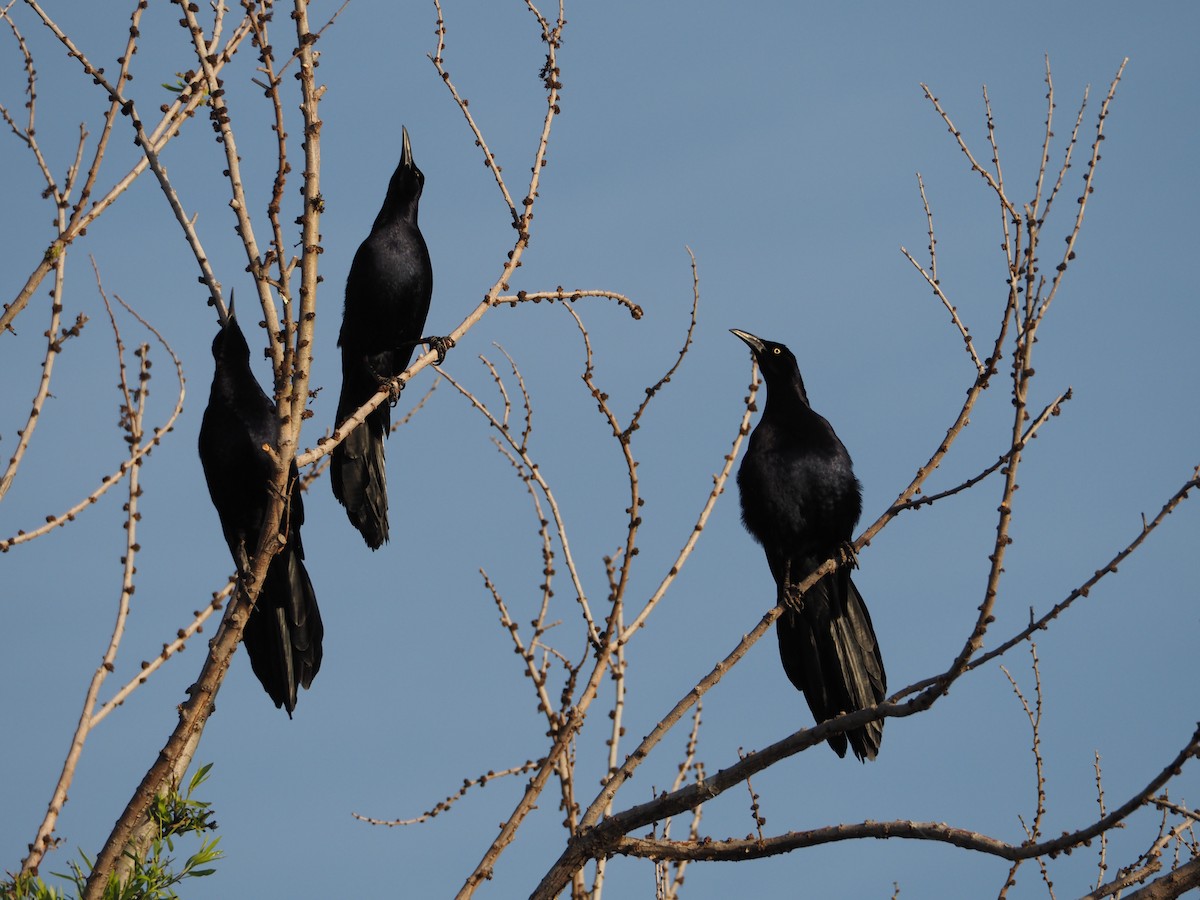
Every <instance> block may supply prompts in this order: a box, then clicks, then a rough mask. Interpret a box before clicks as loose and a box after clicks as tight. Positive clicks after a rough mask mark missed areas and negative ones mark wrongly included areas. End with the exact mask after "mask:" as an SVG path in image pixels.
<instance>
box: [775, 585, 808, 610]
mask: <svg viewBox="0 0 1200 900" xmlns="http://www.w3.org/2000/svg"><path fill="white" fill-rule="evenodd" d="M779 605H780V606H782V607H783V608H784V609H788V610H791V611H792V612H795V613H802V612H804V592H803V591H798V590H796V586H795V585H794V584H792V583H791V582H788V583H787V584H786V585H785V586H784V588H783V590H781V591H780V592H779Z"/></svg>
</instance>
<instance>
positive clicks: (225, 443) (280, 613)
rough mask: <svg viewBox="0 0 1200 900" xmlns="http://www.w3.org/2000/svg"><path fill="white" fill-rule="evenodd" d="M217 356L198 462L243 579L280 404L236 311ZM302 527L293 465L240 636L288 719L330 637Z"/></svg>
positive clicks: (217, 343) (264, 496)
mask: <svg viewBox="0 0 1200 900" xmlns="http://www.w3.org/2000/svg"><path fill="white" fill-rule="evenodd" d="M212 352H213V358H214V359H215V360H216V369H215V371H214V372H213V382H212V392H211V393H210V394H209V398H208V408H207V409H205V410H204V419H203V421H202V422H201V423H200V463H201V465H202V466H203V467H204V478H205V480H206V481H207V482H208V492H209V494H210V495H211V496H212V501H213V506H215V507H216V508H217V515H218V516H219V517H220V519H221V530H222V531H223V532H224V533H225V543H227V544H228V545H229V552H230V553H231V554H232V555H233V561H234V563H235V564H236V565H237V568H238V572H239V573H240V574H243V575H245V574H247V573H248V572H249V568H250V559H249V557H250V555H251V554H253V553H254V551H255V549H256V548H257V546H258V535H259V531H260V530H261V528H262V524H263V519H264V518H265V517H266V513H267V506H268V505H269V502H270V491H271V487H270V482H271V479H272V477H273V475H274V471H275V465H274V463H273V462H272V461H271V458H270V456H268V454H267V452H266V451H265V450H264V449H263V445H269V446H271V447H276V446H277V445H278V441H279V424H278V419H277V417H276V415H275V405H274V404H273V403H272V402H271V401H270V399H268V397H267V395H266V394H264V393H263V391H262V388H260V387H259V386H258V381H257V380H256V379H255V377H254V373H252V372H251V371H250V348H249V346H248V345H247V344H246V337H245V335H243V334H242V329H241V327H240V326H239V325H238V323H237V319H235V318H234V317H233V314H232V313H230V316H229V319H228V321H227V322H226V323H225V326H224V327H223V328H222V329H221V330H220V331H219V332H217V336H216V337H215V338H214V339H213V344H212ZM303 524H304V502H303V500H302V499H301V496H300V485H299V481H298V479H297V471H296V464H295V462H293V463H292V469H291V473H290V474H289V476H288V502H287V505H286V506H285V508H284V511H283V523H282V525H281V527H280V531H281V533H283V534H285V535H286V543H285V544H284V545H283V547H282V548H281V549H280V550H279V552H277V553H276V554H275V556H273V557H272V558H271V563H270V566H269V567H268V568H267V574H266V577H265V578H264V579H263V583H262V590H261V591H259V594H258V600H257V602H256V603H255V604H254V609H253V610H251V612H250V619H249V621H248V622H247V623H246V630H245V632H243V634H242V643H244V644H245V645H246V653H247V655H248V656H249V657H250V666H251V667H252V668H253V669H254V674H255V675H257V676H258V680H259V681H261V682H262V686H263V687H264V688H266V691H267V693H268V694H269V695H270V696H271V699H272V700H274V701H275V706H276V707H279V706H283V707H285V708H286V709H287V713H288V716H289V717H290V716H291V714H292V711H293V710H295V708H296V692H297V690H299V688H301V687H305V688H307V687H309V686H310V685H311V684H312V680H313V678H314V677H315V676H316V674H317V670H318V669H320V668H321V638H322V637H323V636H324V634H325V628H324V626H323V625H322V624H321V613H320V611H319V610H318V609H317V597H316V594H314V593H313V586H312V582H311V581H309V578H308V572H307V571H305V568H304V545H303V544H302V543H301V541H300V526H301V525H303Z"/></svg>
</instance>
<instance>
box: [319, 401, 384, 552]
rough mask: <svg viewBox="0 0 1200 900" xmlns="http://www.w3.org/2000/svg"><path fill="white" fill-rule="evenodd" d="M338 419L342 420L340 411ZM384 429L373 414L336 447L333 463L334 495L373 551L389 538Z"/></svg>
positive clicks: (331, 474) (330, 467) (331, 475)
mask: <svg viewBox="0 0 1200 900" xmlns="http://www.w3.org/2000/svg"><path fill="white" fill-rule="evenodd" d="M350 411H351V412H352V411H353V408H352V409H351V410H350ZM338 421H341V413H340V412H339V414H338ZM383 430H384V429H383V428H382V427H380V425H379V424H378V423H377V422H376V421H375V416H374V414H372V416H371V417H370V418H368V419H367V421H366V422H364V423H363V424H362V425H359V426H358V427H357V428H356V429H354V431H352V432H351V433H350V434H349V436H348V437H347V438H346V439H345V440H344V441H342V443H340V444H338V446H336V447H334V448H333V453H332V454H331V457H332V458H331V460H330V464H329V471H330V483H331V484H332V485H333V495H334V496H335V497H337V498H338V501H339V502H340V503H341V504H342V506H344V507H346V515H347V516H349V518H350V523H351V524H352V525H353V526H354V527H355V528H357V529H358V530H359V532H360V533H361V534H362V536H363V540H365V541H366V542H367V546H368V547H370V548H371V549H372V550H378V549H379V548H380V547H382V546H383V544H384V542H385V541H386V540H387V539H388V504H387V470H386V468H385V467H384V458H383Z"/></svg>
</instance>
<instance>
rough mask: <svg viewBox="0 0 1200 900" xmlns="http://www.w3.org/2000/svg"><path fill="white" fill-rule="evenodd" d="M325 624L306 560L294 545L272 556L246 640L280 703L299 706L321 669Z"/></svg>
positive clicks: (260, 673)
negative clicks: (298, 696) (303, 690)
mask: <svg viewBox="0 0 1200 900" xmlns="http://www.w3.org/2000/svg"><path fill="white" fill-rule="evenodd" d="M324 634H325V627H324V625H322V623H321V611H320V610H319V609H318V608H317V596H316V594H315V593H314V591H313V586H312V582H311V581H309V578H308V572H307V571H306V570H305V568H304V562H303V561H302V560H301V559H300V555H299V553H297V552H296V551H295V550H294V549H293V548H292V547H291V546H287V547H284V548H283V549H282V550H280V551H279V553H277V554H276V555H275V557H274V559H272V560H271V565H270V566H269V567H268V569H267V577H266V579H265V580H264V581H263V587H262V591H260V592H259V595H258V601H257V602H256V603H255V604H254V610H253V611H252V612H251V613H250V620H249V621H248V622H247V623H246V630H245V632H244V633H243V635H242V642H243V643H244V644H245V645H246V653H247V655H248V656H249V657H250V666H251V668H252V669H254V674H255V675H257V676H258V680H259V681H261V682H262V686H263V687H264V688H265V689H266V691H267V693H268V694H269V695H270V697H271V699H272V700H274V701H275V705H276V706H277V707H279V706H282V707H285V708H286V709H287V712H288V715H289V716H290V715H291V714H292V712H293V711H294V710H295V709H296V692H297V691H298V690H299V689H300V688H302V687H303V688H307V687H309V686H310V685H311V684H312V680H313V678H314V677H315V676H316V674H317V671H318V670H319V669H320V668H321V639H322V637H323V636H324Z"/></svg>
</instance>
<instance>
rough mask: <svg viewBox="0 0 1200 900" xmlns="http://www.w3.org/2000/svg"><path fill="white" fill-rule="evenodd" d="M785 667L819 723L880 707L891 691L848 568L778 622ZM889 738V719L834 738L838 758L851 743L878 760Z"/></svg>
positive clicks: (865, 757) (863, 756)
mask: <svg viewBox="0 0 1200 900" xmlns="http://www.w3.org/2000/svg"><path fill="white" fill-rule="evenodd" d="M776 631H777V635H778V638H779V654H780V658H781V659H782V660H783V667H784V670H785V671H786V672H787V675H788V678H790V679H791V681H792V684H794V685H795V686H796V687H797V688H798V689H800V690H801V691H803V692H804V696H805V699H806V700H807V701H808V705H809V708H810V709H811V710H812V712H813V716H814V717H815V718H816V720H817V721H818V722H824V721H825V720H827V719H832V718H833V717H834V716H837V715H841V714H842V713H848V712H857V711H858V710H860V709H866V708H867V707H870V706H874V705H875V704H877V703H879V702H881V701H882V700H883V699H884V697H885V696H886V695H887V674H886V672H885V671H884V668H883V658H882V657H881V656H880V653H879V643H878V641H877V640H876V638H875V629H874V627H873V626H872V624H871V615H870V613H868V612H867V606H866V604H865V603H864V602H863V598H862V595H861V594H860V593H859V592H858V588H856V587H855V586H854V582H853V581H852V580H851V579H850V576H849V574H848V573H847V572H845V571H844V570H838V571H837V572H833V573H831V574H830V575H828V576H826V577H825V578H823V579H822V580H821V581H819V582H818V583H817V584H816V585H814V586H813V587H812V588H811V589H810V590H809V591H808V592H807V593H806V594H805V595H804V599H803V611H802V612H796V611H794V610H792V609H789V610H788V611H786V612H785V613H784V614H783V615H782V616H781V617H780V618H779V622H778V625H777V626H776ZM882 740H883V721H882V720H879V721H875V722H871V723H869V724H867V725H864V726H862V727H860V728H852V729H850V730H849V731H846V732H845V733H843V734H837V735H833V736H831V737H830V738H829V746H830V747H832V748H833V750H834V752H835V753H837V755H838V756H845V755H846V746H847V741H849V746H850V748H851V749H852V750H853V751H854V755H855V756H857V757H858V758H859V759H860V760H864V761H865V760H868V759H874V758H875V756H876V754H878V752H879V746H880V743H881V742H882Z"/></svg>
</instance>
